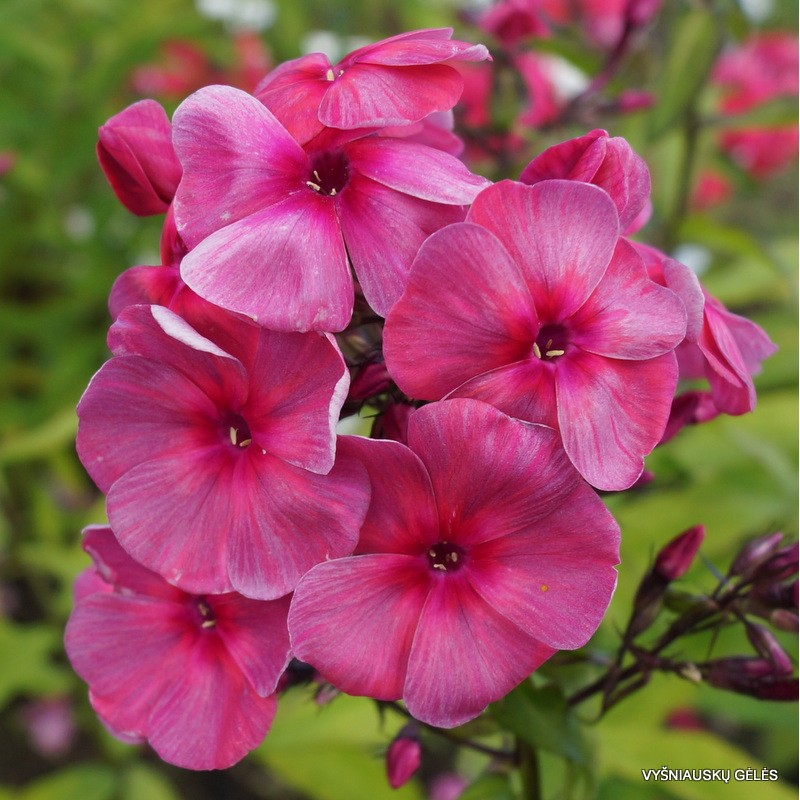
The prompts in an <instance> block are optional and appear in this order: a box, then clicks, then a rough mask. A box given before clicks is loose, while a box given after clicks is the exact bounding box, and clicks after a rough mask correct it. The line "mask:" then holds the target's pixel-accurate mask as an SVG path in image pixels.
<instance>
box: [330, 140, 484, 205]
mask: <svg viewBox="0 0 800 800" xmlns="http://www.w3.org/2000/svg"><path fill="white" fill-rule="evenodd" d="M345 152H346V153H347V157H348V159H349V161H350V165H351V168H352V169H354V170H355V171H357V172H359V173H361V174H362V175H364V176H366V177H367V178H371V179H372V180H374V181H377V182H378V183H381V184H383V185H384V186H388V187H389V188H390V189H395V190H396V191H398V192H402V193H403V194H408V195H411V196H412V197H419V198H420V199H421V200H430V201H431V202H433V203H447V204H450V205H469V204H470V203H471V202H472V201H473V200H474V199H475V196H476V195H477V194H478V192H479V191H480V190H481V189H485V188H486V187H487V186H490V185H491V182H490V181H488V180H486V178H482V177H480V176H479V175H473V174H472V173H471V172H470V171H469V170H468V169H467V168H466V167H465V166H464V164H462V162H461V161H459V160H458V159H457V158H455V157H453V156H451V155H448V154H447V153H443V152H442V151H441V150H436V149H434V148H432V147H427V146H425V145H423V144H417V143H416V142H409V141H404V140H401V139H387V138H381V137H371V138H366V139H360V140H358V141H356V142H351V143H350V144H349V145H347V146H346V148H345Z"/></svg>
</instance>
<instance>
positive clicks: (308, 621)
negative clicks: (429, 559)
mask: <svg viewBox="0 0 800 800" xmlns="http://www.w3.org/2000/svg"><path fill="white" fill-rule="evenodd" d="M429 572H430V570H429V569H428V566H427V564H426V563H425V561H424V560H423V559H419V558H413V557H411V556H406V555H394V554H389V553H379V554H375V555H362V556H355V557H353V558H344V559H340V560H339V561H331V562H328V563H326V564H320V565H319V566H317V567H314V569H312V570H311V571H310V572H309V573H308V574H307V575H306V576H305V577H304V578H303V580H302V581H300V583H299V585H298V586H297V589H296V590H295V593H294V597H293V599H292V607H291V610H290V611H289V632H290V635H291V641H292V649H293V651H294V653H295V655H296V656H297V657H298V658H300V659H301V660H303V661H306V662H308V663H309V664H311V665H312V666H314V667H315V668H316V669H317V670H319V672H320V673H321V674H322V675H323V676H324V678H325V680H327V681H329V682H330V683H332V684H333V685H334V686H336V687H337V688H338V689H341V690H342V691H344V692H347V693H348V694H355V695H366V696H369V697H375V698H377V699H380V700H397V699H399V698H400V697H401V696H402V694H403V681H404V677H405V671H406V662H407V660H408V654H409V651H410V649H411V641H412V639H413V637H414V631H415V629H416V627H417V620H418V619H419V615H420V612H421V611H422V607H423V605H424V604H425V598H426V596H427V593H428V585H429V578H428V576H427V573H429Z"/></svg>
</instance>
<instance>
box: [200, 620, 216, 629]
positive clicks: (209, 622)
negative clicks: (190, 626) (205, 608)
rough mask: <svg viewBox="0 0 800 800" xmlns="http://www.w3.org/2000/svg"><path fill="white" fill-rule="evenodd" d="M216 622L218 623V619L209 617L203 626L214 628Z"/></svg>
mask: <svg viewBox="0 0 800 800" xmlns="http://www.w3.org/2000/svg"><path fill="white" fill-rule="evenodd" d="M216 624H217V621H216V620H215V619H207V620H206V621H205V622H204V623H203V625H202V627H203V628H213V627H214V626H215V625H216Z"/></svg>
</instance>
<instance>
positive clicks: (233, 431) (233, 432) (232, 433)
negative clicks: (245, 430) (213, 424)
mask: <svg viewBox="0 0 800 800" xmlns="http://www.w3.org/2000/svg"><path fill="white" fill-rule="evenodd" d="M238 433H239V431H237V430H236V428H231V429H230V430H229V431H228V436H230V437H231V444H236V436H237V434H238Z"/></svg>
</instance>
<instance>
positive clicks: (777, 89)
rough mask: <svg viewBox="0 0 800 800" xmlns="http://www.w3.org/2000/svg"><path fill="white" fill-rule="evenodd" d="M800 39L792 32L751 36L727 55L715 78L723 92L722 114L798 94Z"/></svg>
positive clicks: (721, 58) (721, 59)
mask: <svg viewBox="0 0 800 800" xmlns="http://www.w3.org/2000/svg"><path fill="white" fill-rule="evenodd" d="M798 69H800V54H798V39H797V37H796V36H793V35H791V34H788V33H765V34H759V35H756V36H753V37H751V38H750V39H749V40H748V41H747V42H745V43H744V44H743V45H741V46H740V47H738V48H735V49H733V50H729V51H727V52H725V53H723V54H722V55H721V56H720V58H719V60H718V61H717V63H716V65H715V67H714V71H713V74H712V79H713V80H714V82H715V83H716V84H717V85H718V86H719V87H720V88H721V89H722V92H723V97H722V100H721V103H720V105H721V108H722V111H723V112H725V113H726V114H740V113H742V112H744V111H749V110H751V109H753V108H757V107H758V106H760V105H763V104H764V103H766V102H768V101H770V100H774V99H775V98H778V97H787V98H792V97H796V96H797V92H798V85H799V79H798Z"/></svg>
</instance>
